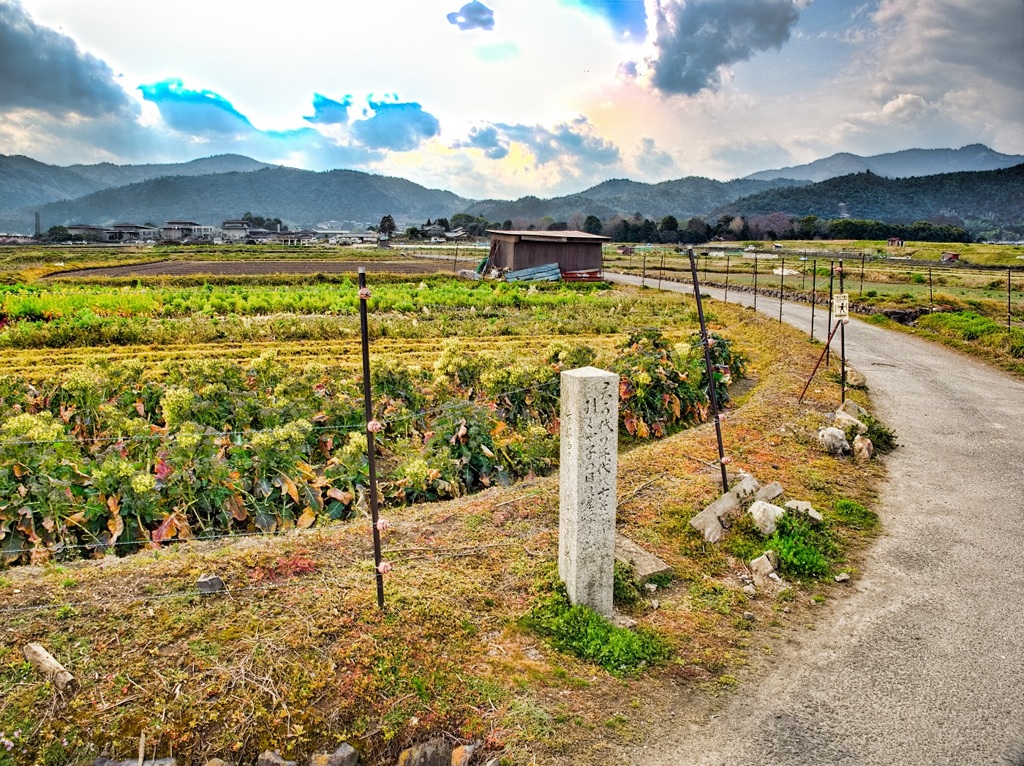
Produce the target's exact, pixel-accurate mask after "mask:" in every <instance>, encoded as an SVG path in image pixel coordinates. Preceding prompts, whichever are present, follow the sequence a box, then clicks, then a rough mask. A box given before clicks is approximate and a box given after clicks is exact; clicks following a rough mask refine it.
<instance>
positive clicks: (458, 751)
mask: <svg viewBox="0 0 1024 766" xmlns="http://www.w3.org/2000/svg"><path fill="white" fill-rule="evenodd" d="M475 750H476V746H475V745H459V746H458V747H457V748H455V749H454V750H452V761H451V766H469V762H470V760H471V759H472V758H473V753H474V751H475Z"/></svg>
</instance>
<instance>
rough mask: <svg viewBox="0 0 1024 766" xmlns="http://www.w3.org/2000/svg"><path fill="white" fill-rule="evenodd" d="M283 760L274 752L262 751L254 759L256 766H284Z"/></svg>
mask: <svg viewBox="0 0 1024 766" xmlns="http://www.w3.org/2000/svg"><path fill="white" fill-rule="evenodd" d="M284 764H285V760H284V758H283V757H282V756H281V754H280V753H278V752H277V751H276V750H264V751H263V752H262V753H260V757H259V758H257V759H256V766H284Z"/></svg>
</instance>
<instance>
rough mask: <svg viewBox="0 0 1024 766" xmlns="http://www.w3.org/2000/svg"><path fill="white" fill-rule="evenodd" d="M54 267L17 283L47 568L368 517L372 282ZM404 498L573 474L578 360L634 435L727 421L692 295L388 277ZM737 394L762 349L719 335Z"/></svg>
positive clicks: (386, 348) (18, 371)
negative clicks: (367, 356)
mask: <svg viewBox="0 0 1024 766" xmlns="http://www.w3.org/2000/svg"><path fill="white" fill-rule="evenodd" d="M239 281H240V282H241V284H239V283H234V284H232V283H229V282H221V283H220V284H210V283H199V284H195V283H192V281H190V280H179V281H175V280H173V279H171V280H138V279H135V280H131V281H130V282H129V281H126V280H98V281H69V280H51V281H47V282H35V283H32V284H19V285H13V286H8V287H5V288H3V290H2V291H0V312H2V316H3V317H4V320H5V323H6V326H5V327H4V329H3V331H2V332H0V347H2V348H4V349H5V350H6V353H7V355H8V364H7V366H6V369H5V371H4V372H3V374H0V497H3V498H4V500H3V501H2V504H0V556H2V558H3V561H4V562H6V563H15V562H28V561H32V562H41V561H46V560H49V559H51V558H58V559H66V558H75V557H86V556H91V555H102V554H105V553H108V552H112V551H113V552H118V553H121V552H127V551H131V550H136V549H139V548H144V547H152V546H154V545H159V544H162V543H166V542H168V541H171V540H176V539H188V538H192V537H203V538H208V537H214V536H220V535H228V534H233V533H274V532H278V531H283V530H287V529H292V528H300V529H301V528H308V527H310V526H312V525H314V524H317V523H325V522H328V521H336V520H344V519H348V518H351V517H352V516H354V515H358V514H360V513H361V512H362V511H363V510H364V509H365V508H366V506H367V503H368V497H367V493H368V491H369V490H368V476H367V473H368V469H367V456H366V452H365V436H364V426H363V419H362V418H363V413H362V398H361V397H362V388H361V385H362V381H361V375H360V374H359V373H358V372H357V370H358V364H357V361H358V359H357V354H358V351H359V345H358V337H357V334H356V333H357V317H356V311H357V306H358V300H359V299H358V295H357V290H356V288H355V285H354V284H353V283H352V282H351V281H350V280H349V279H348V278H345V277H339V278H325V277H322V276H317V277H313V278H310V279H296V278H282V280H281V283H279V284H267V283H266V280H265V279H259V280H246V279H241V280H239ZM257 282H258V283H257ZM372 292H373V295H372V297H371V299H370V300H369V306H368V308H369V310H370V312H371V315H372V317H373V321H372V324H371V335H372V337H373V339H374V343H373V354H372V355H373V360H374V363H373V368H372V373H371V378H372V382H373V391H374V402H375V408H376V411H375V415H376V418H377V419H378V420H379V421H380V422H381V423H383V424H384V431H383V432H382V433H381V434H379V435H378V445H379V451H380V453H381V454H380V456H379V457H380V461H381V465H382V467H383V468H382V479H383V481H382V484H381V493H382V497H381V498H380V499H381V500H382V501H383V502H384V503H386V504H391V505H401V504H408V503H414V502H421V501H430V500H439V499H446V498H454V497H459V496H461V495H463V494H465V493H468V492H472V491H475V490H478V489H481V488H486V487H489V486H492V485H495V484H509V483H510V482H512V481H514V480H516V479H521V478H524V477H528V476H532V475H537V474H542V473H545V472H547V471H548V470H550V469H551V468H552V467H553V466H554V464H555V461H556V457H557V452H558V449H557V444H558V441H557V433H558V406H559V405H558V401H559V372H560V371H561V370H562V369H567V368H571V367H578V366H582V365H586V364H591V363H595V362H597V363H600V364H603V365H606V366H608V367H609V368H611V369H613V370H615V371H617V372H619V373H620V374H621V375H622V380H623V383H622V408H621V410H622V430H623V435H624V436H625V437H626V438H632V439H643V438H651V437H661V436H665V435H667V434H669V433H671V432H673V431H674V430H678V429H679V428H681V427H685V426H687V425H691V424H694V423H698V422H701V421H703V420H704V419H706V417H707V399H706V392H705V388H706V381H704V380H703V367H702V366H701V365H700V361H701V360H702V355H701V354H700V353H698V351H697V347H696V346H695V345H694V344H693V343H692V337H691V336H692V335H693V333H694V330H695V326H694V324H693V316H692V312H691V310H690V309H689V308H688V304H687V303H686V302H685V301H682V300H680V299H679V298H678V297H673V296H668V295H658V294H651V293H648V292H644V291H636V292H623V291H613V290H610V289H608V288H607V286H604V285H583V286H579V285H575V286H574V285H549V284H548V285H537V286H524V285H522V284H505V283H484V282H466V281H462V280H458V279H455V278H452V277H449V276H447V275H445V276H431V277H428V278H421V277H418V276H417V277H414V278H412V279H403V278H400V277H396V276H391V277H387V278H383V279H381V280H379V284H376V285H374V288H373V291H372ZM716 355H717V356H718V359H717V360H716V361H717V363H718V365H719V367H718V370H719V372H718V373H716V376H717V377H718V381H717V383H718V386H719V388H720V391H719V394H720V397H721V398H722V399H723V400H724V399H726V398H727V397H728V392H727V389H726V387H725V382H726V381H728V380H730V379H732V378H733V377H739V376H740V375H741V374H742V368H743V357H742V355H740V354H736V353H733V352H732V350H731V346H730V343H729V341H728V340H727V339H725V338H719V343H717V344H716Z"/></svg>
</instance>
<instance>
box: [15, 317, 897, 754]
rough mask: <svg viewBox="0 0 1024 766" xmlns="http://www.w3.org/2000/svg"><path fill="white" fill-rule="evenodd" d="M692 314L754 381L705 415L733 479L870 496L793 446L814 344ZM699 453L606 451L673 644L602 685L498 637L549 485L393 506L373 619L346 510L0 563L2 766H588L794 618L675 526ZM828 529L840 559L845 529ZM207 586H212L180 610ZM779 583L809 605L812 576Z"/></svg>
mask: <svg viewBox="0 0 1024 766" xmlns="http://www.w3.org/2000/svg"><path fill="white" fill-rule="evenodd" d="M713 311H714V313H715V315H716V316H717V326H716V328H715V329H716V330H718V331H721V332H725V333H726V334H727V335H728V336H729V337H731V338H734V339H735V340H736V342H737V345H738V346H739V348H740V350H742V351H744V352H745V353H747V354H748V355H749V356H750V358H751V371H750V372H751V375H752V377H753V379H755V380H756V385H754V386H753V387H752V388H751V389H750V390H749V391H748V392H746V393H744V394H742V395H741V396H740V397H739V398H738V404H737V406H736V407H735V409H734V410H733V411H732V412H730V413H729V415H728V417H727V418H726V420H725V423H724V433H725V440H726V450H727V453H728V454H729V455H730V456H731V457H732V458H733V461H734V467H735V468H740V469H745V470H748V471H750V472H751V473H753V474H754V475H755V476H757V477H758V478H759V479H760V480H761V481H762V482H769V481H773V480H778V481H781V482H782V484H783V486H784V487H785V488H786V490H787V495H788V496H789V497H796V498H802V499H807V500H810V501H812V502H813V503H814V504H815V506H816V507H819V508H823V509H826V510H827V509H828V508H830V506H831V502H832V501H833V500H834V499H836V498H838V497H850V498H853V499H856V500H859V501H861V502H865V503H868V504H870V502H871V500H872V497H873V496H872V491H873V487H874V486H875V485H876V483H877V482H878V480H879V479H880V477H881V473H882V468H881V466H880V465H878V464H871V465H870V466H869V467H868V468H867V469H866V470H864V471H861V470H851V469H850V465H849V464H848V463H846V462H844V461H836V460H833V459H831V458H827V457H825V456H823V455H822V454H821V453H820V452H819V450H818V449H817V447H816V445H815V444H814V442H813V434H814V431H815V430H816V428H817V427H818V425H820V421H821V415H822V413H824V412H826V411H828V410H831V409H834V407H835V405H836V404H837V403H838V399H839V396H838V390H837V387H836V386H835V385H834V384H833V383H830V382H828V381H827V380H826V379H825V378H821V377H819V378H818V379H817V381H816V383H815V385H814V386H813V387H812V389H811V391H810V393H809V395H808V398H807V399H805V402H804V404H803V405H798V404H797V403H796V397H797V395H798V394H799V391H800V389H801V388H802V385H803V382H804V380H805V377H806V375H807V374H808V373H809V371H810V369H811V367H812V366H813V363H814V360H815V359H816V357H817V353H818V351H819V349H820V347H818V346H815V345H813V344H811V343H809V342H808V341H807V340H806V339H805V338H804V337H803V336H800V335H798V334H797V333H795V332H794V331H792V330H790V329H788V328H787V327H785V326H782V325H780V324H779V323H777V322H773V321H771V320H769V319H767V318H764V317H760V316H757V315H755V314H753V313H752V312H750V311H745V310H743V309H740V308H738V307H735V306H726V305H721V304H714V306H713ZM857 396H858V398H860V400H861V402H862V403H866V402H865V400H864V398H863V396H862V395H860V394H859V393H858V395H857ZM716 456H717V452H716V447H715V441H714V430H713V427H712V426H710V425H708V424H706V425H704V426H701V427H699V428H696V429H692V430H690V431H687V432H683V433H681V434H678V435H676V436H674V437H671V438H668V439H664V440H662V441H659V442H655V443H651V444H644V445H642V446H638V447H633V448H631V449H629V450H627V451H625V452H624V453H623V454H622V455H621V456H620V463H619V499H620V504H619V514H618V525H619V528H620V530H621V531H622V532H624V533H625V534H626V535H627V536H629V537H632V538H633V539H634V540H636V541H637V542H640V543H641V544H643V545H644V546H646V547H647V548H649V549H650V550H652V551H653V552H655V553H657V554H658V555H660V556H661V557H662V558H664V559H665V560H666V561H667V562H668V563H669V564H671V565H672V566H673V567H674V568H675V571H676V573H677V577H676V580H675V581H674V582H673V583H672V584H671V585H670V586H668V587H667V588H665V589H663V590H661V591H659V593H658V594H657V598H658V600H659V602H660V603H659V608H657V609H654V608H653V607H652V605H651V604H650V603H649V602H644V603H643V604H641V605H640V606H638V607H636V608H635V609H634V610H633V616H634V617H635V618H636V619H638V620H639V621H640V623H641V624H642V625H644V626H647V627H650V628H652V629H654V630H656V631H658V632H659V633H661V634H662V635H664V636H665V637H666V638H667V639H668V640H669V641H670V643H671V644H672V645H673V647H674V650H675V656H674V659H673V660H672V661H671V662H670V663H669V664H668V665H666V666H664V667H663V668H660V669H657V670H654V671H650V672H648V673H647V674H646V675H644V676H641V677H636V678H631V679H626V680H620V679H616V678H613V677H612V676H610V675H608V674H606V673H605V672H604V671H602V670H600V669H599V668H597V667H596V666H593V665H589V664H587V663H584V662H581V661H579V660H576V659H574V658H572V657H567V656H564V655H560V654H558V653H556V652H554V651H552V650H551V649H549V648H548V647H547V646H545V645H544V643H543V642H542V641H541V640H540V639H538V638H537V637H535V636H533V635H532V634H530V633H528V632H526V631H525V630H524V629H522V628H521V627H520V626H519V622H518V621H519V619H520V618H521V617H522V615H523V614H525V613H526V611H527V610H528V609H529V607H530V604H531V602H532V600H533V599H534V597H535V593H536V587H537V584H538V583H539V582H540V581H541V580H543V578H544V577H545V576H546V575H548V574H549V573H550V572H551V571H552V569H553V568H554V566H555V561H556V557H557V513H558V485H557V477H546V478H540V479H537V480H534V481H530V482H526V483H522V484H520V485H517V486H514V487H511V488H504V489H502V488H495V489H491V490H488V491H486V492H484V493H482V494H479V495H476V496H473V497H470V498H462V499H460V500H457V501H452V502H447V503H439V504H434V505H425V506H414V507H410V508H406V509H402V510H399V511H397V512H395V513H394V514H392V515H391V517H390V519H391V521H392V522H393V525H394V526H393V528H392V530H390V531H389V532H388V533H386V536H385V551H386V553H385V557H386V558H387V559H388V560H390V561H392V562H393V563H394V565H395V569H394V571H393V572H392V573H391V574H389V575H387V577H386V593H387V603H388V606H387V609H386V610H385V611H383V612H380V611H378V610H377V608H376V605H375V600H374V588H373V582H374V578H373V571H372V564H371V552H370V533H369V526H368V524H367V522H366V521H365V520H362V521H357V522H354V523H349V524H342V525H338V526H330V527H324V528H320V529H314V530H310V531H306V532H292V533H289V534H287V535H284V536H281V537H275V538H263V537H260V538H248V539H239V540H235V541H221V542H204V543H192V544H181V545H174V546H171V547H169V548H165V549H162V550H158V551H150V552H145V553H142V554H138V555H135V556H132V557H128V558H125V559H115V558H106V559H102V560H98V561H85V562H78V563H73V564H67V565H64V566H56V565H51V566H48V567H45V568H31V567H23V568H18V569H12V570H7V571H5V572H3V574H2V577H0V614H2V623H3V625H4V630H3V632H2V633H0V731H6V732H7V734H8V736H10V733H11V732H12V731H14V730H15V729H16V728H18V729H20V730H21V732H22V735H23V741H24V744H22V742H19V743H18V747H22V746H24V747H26V748H27V752H26V753H24V754H18V755H17V758H18V759H19V760H17V761H16V762H17V763H53V764H58V763H67V762H78V761H83V760H86V759H87V758H88V757H91V756H95V754H96V749H98V748H102V747H106V748H108V749H109V751H110V752H111V753H112V754H113V755H115V756H117V757H121V758H126V757H129V756H133V755H134V754H135V753H136V752H137V749H138V743H139V737H140V733H145V735H146V741H147V743H149V748H150V750H151V751H152V752H156V753H157V754H158V755H161V756H162V755H167V754H170V753H173V754H174V755H176V756H177V757H179V758H180V759H181V760H179V763H182V762H183V763H202V762H203V759H205V758H207V757H211V756H214V755H217V756H220V757H225V758H228V757H230V758H232V759H233V760H235V761H236V762H243V763H244V762H252V761H253V760H254V759H255V756H256V755H257V754H258V753H259V752H261V751H262V750H263V749H265V748H267V747H274V748H277V749H280V750H281V751H282V752H283V753H284V754H285V756H286V757H289V758H296V757H304V756H305V755H307V754H308V753H310V752H313V751H315V750H317V749H321V748H325V747H327V748H333V747H335V746H336V745H337V743H338V742H339V741H341V740H344V739H348V740H350V741H352V742H353V743H355V744H357V745H358V746H359V747H360V748H361V749H362V750H363V754H364V762H365V763H370V764H374V763H385V762H389V761H390V762H393V758H394V757H395V755H396V753H397V751H398V749H400V748H401V747H403V746H405V745H407V744H408V743H410V742H412V741H415V740H420V739H423V738H426V737H427V736H428V735H433V734H439V733H440V734H443V735H445V736H448V737H450V738H453V739H470V738H478V739H483V740H485V742H486V743H487V745H488V748H489V749H491V750H497V749H499V748H505V751H506V753H507V754H508V756H509V757H510V758H512V759H513V760H514V761H515V762H529V759H530V758H533V759H535V761H536V762H537V763H565V762H568V761H570V760H571V761H574V762H588V763H601V762H602V760H603V758H604V757H605V754H606V752H605V749H604V748H603V747H602V745H601V743H602V742H604V741H607V740H609V739H612V740H619V741H628V739H629V738H630V737H632V736H634V734H633V733H631V732H634V729H633V727H632V726H631V725H629V724H630V722H638V721H642V720H658V719H659V718H661V719H662V720H663V715H662V714H663V713H664V711H665V709H666V705H668V704H670V702H671V703H673V704H674V703H675V702H676V701H678V699H679V694H680V693H684V694H688V693H698V694H707V693H710V694H712V695H713V694H718V693H721V692H722V691H723V690H727V689H730V688H732V687H733V686H734V685H735V674H736V672H737V670H738V668H740V667H742V666H743V665H745V664H746V663H747V662H748V661H749V658H750V653H751V652H752V651H754V650H753V649H752V647H755V646H757V647H760V646H762V645H764V644H765V643H766V642H771V641H772V640H773V639H772V638H771V635H772V634H774V633H776V632H777V631H778V630H779V626H781V625H784V624H787V621H792V620H793V619H794V618H795V617H796V615H797V614H798V611H797V612H794V613H792V614H786V613H785V612H783V611H782V610H783V608H786V606H785V605H786V604H787V603H788V602H786V601H783V600H779V599H780V598H782V599H786V598H788V596H787V594H786V593H782V594H780V593H772V592H770V591H769V590H767V589H766V590H764V591H762V592H761V593H759V595H758V596H757V597H756V598H751V597H749V596H747V595H746V594H744V593H743V591H742V587H741V586H742V584H741V582H740V581H739V580H738V578H737V575H738V574H740V573H742V572H744V571H745V564H744V562H742V561H738V560H736V559H733V558H731V557H730V556H728V555H727V554H726V553H725V552H724V551H723V549H722V547H721V546H711V545H707V544H706V543H704V541H703V539H702V538H700V536H699V535H697V534H696V533H695V532H694V531H693V530H692V529H691V528H690V527H689V525H688V521H689V519H690V517H691V516H692V515H693V514H694V513H695V512H696V511H698V510H699V509H700V508H701V507H703V505H704V504H705V503H707V502H708V501H710V500H712V499H713V498H714V497H715V496H716V495H717V494H718V492H719V491H720V488H719V487H718V483H717V482H718V476H719V475H718V471H717V468H716V467H714V465H713V461H714V459H715V458H716ZM709 463H710V464H711V465H709ZM836 531H837V534H838V535H839V536H840V537H841V538H842V539H843V541H844V542H845V544H846V548H845V550H846V551H847V555H848V556H850V557H851V560H854V561H855V559H856V556H857V550H858V548H859V547H860V545H862V541H863V540H864V539H865V538H864V536H863V533H860V532H857V531H855V530H846V531H843V530H838V529H837V530H836ZM204 572H215V573H217V574H219V575H220V576H221V577H222V578H223V579H224V581H225V582H226V584H227V586H228V590H227V592H226V593H222V594H218V595H214V596H205V597H203V596H199V595H198V594H197V593H196V590H195V587H194V582H195V579H196V577H198V575H200V574H202V573H204ZM791 587H792V588H793V592H795V593H797V594H803V596H805V597H806V596H808V595H809V594H810V593H811V592H816V591H817V589H819V588H822V587H824V586H822V585H820V584H815V583H808V584H804V585H801V584H799V583H791ZM801 600H802V601H804V602H806V600H807V599H806V598H802V599H801ZM744 611H751V612H753V613H754V614H755V615H756V620H755V621H754V622H753V623H750V622H749V621H747V620H743V619H742V618H741V617H742V613H743V612H744ZM29 641H39V642H41V643H43V644H44V645H45V646H46V647H47V648H48V649H49V650H50V651H51V652H53V653H54V655H55V656H56V657H57V658H58V659H59V660H60V661H61V662H63V663H64V664H65V665H66V666H67V667H68V668H69V669H70V670H71V671H72V672H73V673H74V674H75V676H76V677H77V678H78V679H79V681H80V683H81V689H80V690H79V691H78V692H77V694H75V695H73V696H70V697H67V698H61V697H60V696H58V695H57V694H56V693H55V692H54V691H53V690H52V689H51V688H50V686H49V685H48V684H46V683H44V682H42V681H41V680H40V679H39V678H38V677H37V676H36V675H35V674H34V673H33V672H32V671H31V669H30V668H28V667H27V666H26V664H25V663H24V662H23V661H22V658H21V647H22V646H23V645H24V644H25V643H27V642H29ZM680 690H682V691H680ZM64 742H66V743H67V744H66V745H65V744H62V743H64ZM90 748H92V749H90Z"/></svg>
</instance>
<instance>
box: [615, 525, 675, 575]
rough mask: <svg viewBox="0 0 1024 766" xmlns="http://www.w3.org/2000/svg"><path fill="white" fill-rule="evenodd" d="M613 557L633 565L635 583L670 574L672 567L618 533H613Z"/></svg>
mask: <svg viewBox="0 0 1024 766" xmlns="http://www.w3.org/2000/svg"><path fill="white" fill-rule="evenodd" d="M615 558H616V560H618V561H620V562H622V563H623V564H626V565H628V566H631V567H633V575H634V576H635V577H636V583H637V585H643V584H644V583H646V582H647V581H648V580H650V579H651V578H652V577H656V576H658V575H671V574H672V567H670V566H669V565H668V564H666V563H665V562H664V561H662V560H661V559H659V558H658V557H657V556H655V555H654V554H653V553H650V552H649V551H646V550H644V549H643V548H641V547H640V546H639V545H637V544H636V543H634V542H633V541H632V540H630V539H629V538H628V537H625V536H623V535H620V534H616V535H615Z"/></svg>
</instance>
